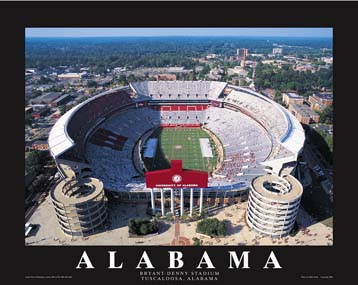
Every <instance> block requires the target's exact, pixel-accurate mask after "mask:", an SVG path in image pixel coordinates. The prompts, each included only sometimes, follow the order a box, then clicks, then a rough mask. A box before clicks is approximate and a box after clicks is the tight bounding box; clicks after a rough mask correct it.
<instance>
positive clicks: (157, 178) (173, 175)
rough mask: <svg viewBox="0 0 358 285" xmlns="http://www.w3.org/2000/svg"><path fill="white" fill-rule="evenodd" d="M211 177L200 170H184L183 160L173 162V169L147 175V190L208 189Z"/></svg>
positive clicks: (151, 172)
mask: <svg viewBox="0 0 358 285" xmlns="http://www.w3.org/2000/svg"><path fill="white" fill-rule="evenodd" d="M208 178H209V175H208V173H207V172H204V171H198V170H183V167H182V161H181V160H172V161H171V168H169V169H163V170H155V171H149V172H146V173H145V180H146V186H147V188H207V187H208Z"/></svg>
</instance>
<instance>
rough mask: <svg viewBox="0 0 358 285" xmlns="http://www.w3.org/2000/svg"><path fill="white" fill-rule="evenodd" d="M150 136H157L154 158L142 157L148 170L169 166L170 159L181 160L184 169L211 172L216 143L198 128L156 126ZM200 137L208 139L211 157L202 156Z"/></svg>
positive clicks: (213, 165) (215, 158) (215, 154)
mask: <svg viewBox="0 0 358 285" xmlns="http://www.w3.org/2000/svg"><path fill="white" fill-rule="evenodd" d="M150 138H158V145H157V150H156V153H155V156H154V158H144V163H145V165H146V167H147V169H148V170H149V171H151V170H158V169H165V168H169V167H170V160H174V159H179V160H182V161H183V168H184V169H191V170H202V171H207V172H211V171H212V169H213V168H214V167H215V165H216V163H217V157H218V156H217V150H216V145H215V143H214V142H213V140H212V139H211V138H210V136H209V135H208V134H207V133H206V132H205V131H203V130H202V129H200V128H180V127H179V128H158V129H156V130H155V131H154V132H153V134H152V135H151V137H150ZM200 138H208V139H209V140H210V144H211V149H212V152H213V157H212V158H205V157H202V154H201V149H200V140H199V139H200Z"/></svg>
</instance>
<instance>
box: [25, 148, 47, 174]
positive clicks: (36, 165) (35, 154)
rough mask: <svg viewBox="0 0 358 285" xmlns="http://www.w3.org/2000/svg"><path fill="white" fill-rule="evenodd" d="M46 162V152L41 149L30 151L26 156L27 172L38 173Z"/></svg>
mask: <svg viewBox="0 0 358 285" xmlns="http://www.w3.org/2000/svg"><path fill="white" fill-rule="evenodd" d="M45 163H46V153H45V152H42V151H39V150H34V151H30V152H29V153H28V155H27V157H26V158H25V173H27V174H30V175H33V174H35V175H37V174H38V173H39V172H40V170H41V168H42V166H43V165H44V164H45Z"/></svg>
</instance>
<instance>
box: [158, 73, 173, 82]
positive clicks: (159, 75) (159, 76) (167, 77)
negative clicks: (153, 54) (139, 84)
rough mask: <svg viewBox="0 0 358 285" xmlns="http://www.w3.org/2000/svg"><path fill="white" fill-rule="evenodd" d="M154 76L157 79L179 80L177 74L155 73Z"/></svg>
mask: <svg viewBox="0 0 358 285" xmlns="http://www.w3.org/2000/svg"><path fill="white" fill-rule="evenodd" d="M154 78H155V80H165V81H170V80H172V81H174V80H177V77H176V75H175V74H167V73H165V74H157V75H154Z"/></svg>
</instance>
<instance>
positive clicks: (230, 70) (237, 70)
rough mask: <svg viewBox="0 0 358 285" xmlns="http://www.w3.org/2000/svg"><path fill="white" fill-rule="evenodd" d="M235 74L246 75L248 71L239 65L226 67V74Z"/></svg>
mask: <svg viewBox="0 0 358 285" xmlns="http://www.w3.org/2000/svg"><path fill="white" fill-rule="evenodd" d="M234 74H237V75H239V76H241V77H246V76H247V74H248V72H247V71H246V70H245V69H244V68H243V67H241V66H235V67H234V68H228V69H227V75H229V76H231V75H234Z"/></svg>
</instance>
